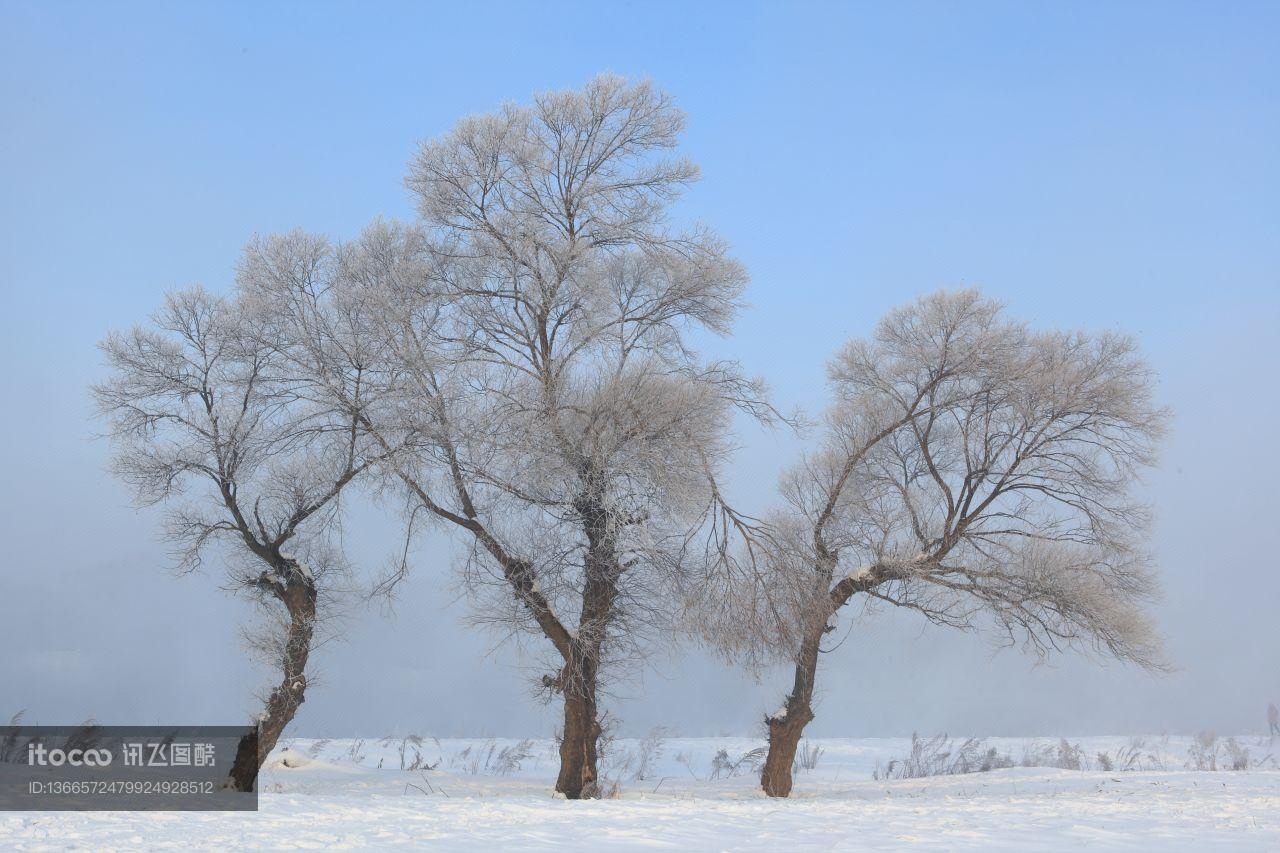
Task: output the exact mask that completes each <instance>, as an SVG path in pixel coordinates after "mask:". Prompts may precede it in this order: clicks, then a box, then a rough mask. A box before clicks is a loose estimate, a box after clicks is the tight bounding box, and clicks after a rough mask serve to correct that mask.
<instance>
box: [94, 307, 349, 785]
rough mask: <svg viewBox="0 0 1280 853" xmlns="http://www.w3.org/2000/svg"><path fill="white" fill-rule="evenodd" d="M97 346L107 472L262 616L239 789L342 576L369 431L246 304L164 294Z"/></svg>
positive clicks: (268, 739)
mask: <svg viewBox="0 0 1280 853" xmlns="http://www.w3.org/2000/svg"><path fill="white" fill-rule="evenodd" d="M101 348H102V351H103V352H104V353H105V354H106V357H107V361H108V364H109V366H110V371H111V372H110V375H109V377H108V378H107V379H106V380H105V381H104V382H102V383H100V384H98V385H96V386H94V389H93V392H94V395H95V397H96V399H97V402H98V405H99V407H100V410H101V411H102V413H103V414H104V415H105V416H106V417H107V418H108V419H109V423H110V432H111V436H112V438H113V443H114V445H115V457H114V470H115V473H116V474H117V475H118V476H119V477H120V479H122V480H123V481H124V482H125V483H127V484H128V485H129V486H131V487H132V488H133V490H134V493H135V496H136V499H137V502H138V503H139V504H142V505H154V504H165V505H166V506H168V507H169V512H168V515H167V537H168V539H169V541H170V542H172V543H173V545H174V546H175V549H176V553H177V558H178V567H179V569H180V570H181V571H184V572H185V571H192V570H195V569H197V568H198V567H199V566H200V565H201V562H202V560H203V559H204V558H205V556H206V553H207V552H208V551H209V549H210V548H213V547H216V548H217V549H218V552H219V554H220V556H222V557H223V558H225V560H226V566H227V576H228V578H229V580H230V586H231V589H233V590H234V591H236V592H239V593H244V594H247V595H249V596H251V597H253V599H254V600H255V601H257V602H258V603H259V604H260V605H261V606H262V607H263V609H264V611H265V615H266V621H267V624H266V626H265V627H264V629H263V630H262V631H260V632H258V633H256V634H255V635H253V636H251V640H252V641H253V642H254V644H255V647H256V648H257V649H258V650H259V651H260V652H262V653H264V654H265V655H266V657H267V659H268V662H269V663H271V664H272V665H273V666H276V667H278V668H279V669H280V671H281V680H280V683H279V684H278V685H277V686H276V687H275V688H274V689H273V690H271V691H270V694H269V695H268V696H267V697H266V699H265V706H264V708H263V711H262V713H261V715H260V716H259V719H258V723H259V726H258V738H257V742H256V747H257V749H256V752H255V750H254V749H253V748H252V747H253V744H252V743H250V742H249V741H246V742H245V743H244V744H242V754H241V755H240V756H237V761H236V766H235V768H234V770H233V776H234V781H235V783H236V785H237V786H238V787H240V789H242V790H247V789H249V788H250V787H251V786H252V784H253V780H254V779H255V778H256V775H257V770H258V768H259V767H260V766H261V763H262V761H263V759H265V757H266V755H267V754H268V753H269V752H270V751H271V749H272V748H273V747H274V746H275V744H276V742H277V740H278V739H279V737H280V734H281V732H282V731H283V730H284V728H285V727H286V726H287V725H288V724H289V722H290V721H291V720H292V719H293V717H294V715H295V714H296V713H297V710H298V707H299V706H300V705H301V704H302V702H303V699H304V697H305V693H306V687H307V674H306V667H307V660H308V657H309V656H310V654H311V651H312V649H313V648H314V646H315V644H316V643H317V641H318V638H319V635H318V634H317V623H318V622H319V621H321V620H322V619H323V617H324V615H325V613H326V611H327V610H328V609H329V607H330V606H331V604H332V600H331V599H332V596H331V593H332V591H333V589H332V588H333V586H334V584H335V582H337V581H338V579H340V577H341V575H342V573H343V572H344V571H345V561H344V559H343V557H342V554H341V553H340V551H339V550H338V549H337V548H336V547H334V544H333V540H332V537H331V534H332V533H333V532H334V530H335V527H336V525H337V524H338V521H339V496H340V494H341V493H342V492H343V490H344V489H345V488H346V487H347V486H348V485H349V484H350V483H351V482H352V481H353V480H354V479H355V478H356V477H357V476H358V475H360V474H361V472H363V471H364V470H366V469H367V468H368V467H369V465H370V464H371V460H370V459H369V458H368V457H367V456H366V454H365V452H364V448H365V439H364V437H363V435H362V434H361V433H360V432H358V431H357V430H356V429H355V427H356V424H355V422H354V421H353V420H352V419H351V418H350V417H349V416H348V415H347V414H346V413H345V412H342V411H339V410H336V409H334V408H333V407H332V406H330V405H328V403H327V402H326V403H323V404H318V403H317V402H316V401H315V399H314V398H308V396H307V395H305V394H304V393H302V391H303V386H302V385H300V384H299V383H298V382H297V381H295V379H296V378H295V376H294V375H292V374H291V373H290V371H288V370H287V369H285V368H286V367H287V365H286V364H285V363H284V360H283V359H281V358H280V357H279V356H278V354H277V353H276V352H275V351H274V350H273V348H272V347H270V346H267V345H264V344H263V343H262V338H261V336H260V335H259V334H257V333H255V331H254V323H253V321H252V319H251V318H250V317H249V316H248V314H247V312H245V311H244V306H243V303H237V302H228V301H226V300H224V299H222V298H219V297H217V296H214V295H212V294H210V293H207V292H206V291H204V290H202V289H200V288H193V289H190V290H185V291H181V292H178V293H174V294H171V295H170V296H169V297H168V298H167V300H166V302H165V306H164V308H163V309H162V310H160V311H159V312H158V313H157V314H156V315H155V316H154V318H153V322H152V323H151V325H149V326H139V327H136V328H134V329H133V330H132V331H130V332H115V333H112V334H110V335H109V336H108V337H107V338H106V339H105V340H104V341H103V343H102V345H101Z"/></svg>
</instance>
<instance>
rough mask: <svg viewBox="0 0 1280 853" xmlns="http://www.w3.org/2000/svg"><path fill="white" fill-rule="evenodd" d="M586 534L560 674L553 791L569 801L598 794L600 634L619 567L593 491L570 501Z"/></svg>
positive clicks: (610, 531) (613, 598) (605, 625)
mask: <svg viewBox="0 0 1280 853" xmlns="http://www.w3.org/2000/svg"><path fill="white" fill-rule="evenodd" d="M575 508H576V509H577V511H578V513H579V514H580V517H581V519H582V525H583V529H584V531H585V533H586V538H587V548H586V554H585V559H584V565H583V570H584V576H585V581H586V582H585V583H584V585H583V588H582V611H581V613H580V614H579V618H578V636H577V638H576V639H575V641H574V642H573V644H572V646H571V654H570V655H569V657H568V660H567V661H566V662H565V667H564V669H563V670H562V671H561V673H560V684H561V686H562V688H563V690H564V731H563V733H562V737H561V741H560V775H559V777H558V778H557V779H556V790H557V791H559V792H560V793H562V794H564V795H565V797H567V798H568V799H570V800H580V799H589V798H592V797H598V796H600V795H601V791H600V781H599V778H600V777H599V769H598V767H597V759H598V758H599V742H600V733H601V728H600V716H599V707H598V705H597V704H596V685H597V683H598V679H599V673H600V660H601V656H602V652H603V649H604V642H605V635H606V633H607V631H608V628H609V624H610V623H611V622H612V620H613V617H614V610H613V607H614V602H615V601H616V600H617V597H618V578H619V576H620V575H621V574H622V569H621V567H620V566H619V564H618V554H617V548H616V542H615V533H614V529H613V525H612V524H611V523H610V519H609V515H608V511H607V510H606V509H605V507H604V501H603V498H602V497H601V495H600V493H599V491H598V490H593V491H592V492H591V493H589V494H588V495H586V496H584V497H582V498H581V499H579V500H578V501H577V502H576V503H575Z"/></svg>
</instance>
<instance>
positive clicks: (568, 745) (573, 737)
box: [556, 661, 601, 800]
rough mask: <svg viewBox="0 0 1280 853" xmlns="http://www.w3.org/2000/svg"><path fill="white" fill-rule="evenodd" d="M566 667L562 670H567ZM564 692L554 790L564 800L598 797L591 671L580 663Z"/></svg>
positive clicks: (597, 730) (597, 733) (596, 729)
mask: <svg viewBox="0 0 1280 853" xmlns="http://www.w3.org/2000/svg"><path fill="white" fill-rule="evenodd" d="M567 668H568V667H566V669H567ZM576 669H577V672H576V673H575V674H574V676H573V677H572V678H571V680H570V681H569V683H568V685H566V688H565V691H564V730H563V732H562V736H561V739H560V775H559V776H558V777H557V778H556V790H557V791H558V792H560V793H561V794H564V796H565V797H566V798H567V799H570V800H583V799H591V798H593V797H598V796H599V795H600V777H599V767H598V759H599V742H600V733H601V728H600V717H599V708H598V706H597V705H596V674H595V667H594V666H593V665H590V664H587V663H586V662H585V661H580V662H579V664H578V666H577V667H576Z"/></svg>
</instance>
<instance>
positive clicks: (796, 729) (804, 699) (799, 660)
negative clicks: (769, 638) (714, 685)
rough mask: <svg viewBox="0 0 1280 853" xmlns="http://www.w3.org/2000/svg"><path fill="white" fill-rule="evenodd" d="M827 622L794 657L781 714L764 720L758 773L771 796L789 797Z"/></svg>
mask: <svg viewBox="0 0 1280 853" xmlns="http://www.w3.org/2000/svg"><path fill="white" fill-rule="evenodd" d="M825 627H826V621H825V620H823V622H822V623H820V624H819V625H818V627H816V628H811V629H810V630H809V633H808V635H807V636H806V637H805V639H804V642H803V643H802V644H801V646H800V654H799V655H798V656H797V657H796V673H795V684H794V685H793V686H792V688H791V694H790V695H789V696H787V701H786V703H785V704H784V705H783V709H782V711H781V712H780V713H778V714H774V715H773V716H772V717H767V718H766V719H765V724H766V725H767V726H768V727H769V754H768V755H767V756H766V757H765V761H764V770H763V771H762V772H761V774H760V786H761V787H762V788H764V792H765V793H766V794H768V795H769V796H770V797H787V796H790V795H791V772H792V768H793V767H794V766H795V760H796V750H797V748H798V747H799V746H800V737H801V735H803V734H804V727H805V726H807V725H808V724H809V722H810V721H811V720H813V680H814V676H815V675H816V674H817V671H818V644H819V642H820V641H821V639H822V634H823V632H824V629H825Z"/></svg>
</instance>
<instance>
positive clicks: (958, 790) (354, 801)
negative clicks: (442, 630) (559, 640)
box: [0, 737, 1280, 851]
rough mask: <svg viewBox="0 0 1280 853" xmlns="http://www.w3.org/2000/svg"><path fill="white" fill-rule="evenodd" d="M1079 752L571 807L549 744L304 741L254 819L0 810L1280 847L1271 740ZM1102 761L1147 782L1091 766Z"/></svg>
mask: <svg viewBox="0 0 1280 853" xmlns="http://www.w3.org/2000/svg"><path fill="white" fill-rule="evenodd" d="M1071 743H1072V744H1078V745H1079V746H1080V747H1081V752H1080V755H1081V756H1083V759H1084V764H1085V765H1086V766H1089V767H1091V768H1093V769H1088V770H1063V769H1057V768H1048V767H1012V768H1008V769H1002V770H994V771H990V772H985V773H971V774H967V775H957V776H941V777H931V778H923V779H907V780H901V779H899V780H891V781H884V780H879V781H878V780H876V779H875V778H873V775H874V774H875V772H876V770H877V768H884V767H886V766H887V765H888V763H889V762H890V761H892V760H895V759H900V758H902V757H903V756H905V755H906V754H907V753H908V752H909V750H910V747H911V745H910V741H909V740H908V739H903V738H886V739H819V740H814V741H812V742H811V743H810V744H809V746H810V747H811V748H813V747H821V750H822V751H821V753H820V754H819V756H818V761H817V766H816V767H815V768H814V769H811V770H802V771H801V772H800V773H799V774H798V775H797V782H796V789H795V792H794V794H793V796H792V799H790V800H785V801H779V800H770V799H768V798H766V797H764V796H763V794H761V793H760V792H759V791H758V789H757V788H756V780H755V778H754V775H753V774H752V773H751V772H750V771H749V770H748V769H747V768H748V766H749V764H750V759H749V758H748V760H746V761H741V763H740V764H739V766H738V770H737V772H736V773H735V774H734V775H730V771H728V770H726V769H725V759H727V760H728V762H729V763H734V762H739V761H740V759H742V758H743V756H744V755H745V754H747V753H749V752H750V751H751V750H753V749H755V748H757V747H760V746H762V744H763V742H762V741H760V740H753V739H748V738H671V739H667V740H665V741H663V742H661V743H660V744H659V743H657V742H656V741H650V742H649V743H648V744H646V743H644V742H642V741H639V740H619V741H615V742H614V743H612V744H611V745H610V748H609V759H608V761H607V762H606V767H607V768H608V770H607V772H608V774H609V775H610V776H611V778H613V779H615V780H616V781H617V782H618V785H619V789H620V791H619V795H618V796H617V797H616V798H614V799H605V800H595V801H582V802H567V801H565V800H562V799H557V798H555V797H553V796H552V793H551V788H552V784H553V781H554V776H555V769H556V760H555V744H554V743H552V742H550V741H547V740H542V741H534V742H525V743H524V744H523V748H522V745H521V744H520V742H517V741H514V740H496V741H493V740H482V739H481V740H477V739H473V740H460V739H450V740H444V741H435V740H433V739H426V740H425V741H423V742H422V743H421V744H417V743H414V742H413V741H406V740H401V739H395V740H392V739H386V740H381V741H373V740H369V741H358V740H357V741H352V740H342V741H311V740H294V741H291V742H289V743H288V744H287V749H286V750H280V751H278V752H277V753H276V754H275V755H274V756H273V758H272V760H271V762H270V766H269V767H268V769H267V770H266V771H265V772H264V774H263V777H262V779H261V790H262V792H263V793H262V796H261V802H260V810H259V811H258V812H256V813H203V812H202V813H190V812H188V813H146V814H143V813H112V812H96V813H34V812H31V813H8V814H0V849H3V850H9V849H16V850H48V849H65V848H72V847H74V848H82V849H93V850H115V849H119V850H138V849H186V850H193V849H194V850H203V849H217V850H242V849H316V848H346V849H370V848H377V849H421V848H428V849H438V850H486V851H487V850H498V849H522V850H540V849H545V850H551V849H556V850H563V849H569V850H575V849H580V850H615V849H626V850H832V849H839V850H864V849H872V850H875V849H888V848H899V847H911V848H912V849H925V850H991V849H1006V850H1043V849H1055V850H1062V849H1069V848H1079V847H1087V848H1090V849H1123V850H1144V851H1145V850H1188V851H1191V850H1195V851H1201V850H1210V849H1222V850H1225V849H1231V850H1280V771H1278V770H1276V769H1275V768H1276V760H1275V758H1274V757H1272V746H1273V744H1272V743H1271V742H1270V741H1268V740H1267V739H1265V738H1258V737H1245V738H1239V739H1238V743H1239V745H1240V746H1242V747H1245V748H1247V749H1248V750H1249V752H1250V761H1251V764H1252V765H1253V766H1254V767H1255V769H1250V770H1246V771H1232V770H1217V771H1197V770H1188V769H1186V767H1187V764H1188V762H1191V763H1194V759H1193V758H1192V755H1193V749H1194V747H1193V740H1192V739H1190V738H1160V737H1148V738H1145V739H1143V742H1142V744H1141V746H1140V747H1138V748H1136V749H1134V748H1133V744H1132V743H1131V741H1130V739H1129V738H1079V739H1076V738H1072V739H1071ZM986 746H987V747H995V748H996V750H997V751H998V752H999V753H1003V754H1007V755H1008V756H1010V757H1011V758H1012V759H1014V760H1015V761H1018V760H1019V759H1021V758H1022V757H1023V756H1026V755H1030V754H1033V753H1038V754H1041V755H1050V754H1053V753H1055V752H1056V748H1057V741H1055V740H1041V741H1034V742H1033V741H1028V740H1026V739H1011V738H992V739H990V740H989V741H987V743H986ZM1217 746H1218V748H1219V749H1220V750H1223V751H1221V752H1220V754H1218V756H1217V758H1218V761H1219V765H1220V766H1221V762H1222V761H1224V760H1227V761H1229V758H1228V756H1227V753H1226V752H1225V747H1223V745H1222V743H1221V742H1220V743H1219V744H1218V745H1217ZM1274 746H1275V749H1276V752H1275V755H1276V756H1280V741H1277V742H1276V743H1275V744H1274ZM504 748H506V749H508V750H509V751H508V752H507V753H506V758H505V759H504V758H503V752H502V750H503V749H504ZM402 750H403V755H404V759H403V762H404V764H405V765H406V766H409V765H412V764H413V763H414V760H415V758H416V757H417V754H419V753H420V754H421V763H422V764H424V765H432V766H434V769H422V768H420V769H417V770H409V769H401V763H402V758H401V755H402ZM721 750H723V751H724V755H723V756H722V757H721V760H720V761H719V762H717V761H716V755H717V753H718V752H720V751H721ZM646 752H647V753H648V761H647V762H644V761H643V756H644V755H645V753H646ZM1099 752H1106V753H1107V754H1108V757H1109V758H1110V760H1111V762H1112V763H1113V765H1114V764H1115V763H1117V759H1119V757H1120V756H1127V757H1132V760H1133V764H1132V766H1141V767H1143V768H1145V769H1141V770H1127V771H1124V770H1115V769H1113V770H1110V771H1108V770H1103V769H1097V768H1098V767H1099V766H1100V765H1102V764H1105V762H1100V761H1099V759H1098V758H1097V753H1099ZM520 753H528V754H527V755H524V756H523V757H520ZM517 758H518V759H519V760H518V766H516V763H517V762H516V759H517ZM287 765H296V766H292V767H290V766H287ZM642 765H643V766H642ZM717 766H719V768H720V769H719V772H718V773H717V772H716V768H717ZM1259 767H1260V768H1261V769H1257V768H1259Z"/></svg>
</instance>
